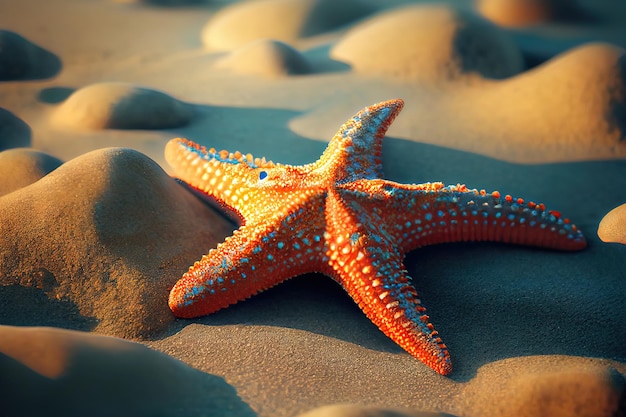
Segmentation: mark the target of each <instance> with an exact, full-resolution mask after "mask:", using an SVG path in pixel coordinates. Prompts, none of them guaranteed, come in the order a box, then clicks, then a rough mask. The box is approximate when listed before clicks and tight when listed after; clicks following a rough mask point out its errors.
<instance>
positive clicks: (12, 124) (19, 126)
mask: <svg viewBox="0 0 626 417" xmlns="http://www.w3.org/2000/svg"><path fill="white" fill-rule="evenodd" d="M30 137H31V132H30V127H29V126H28V125H27V124H26V123H24V122H23V121H22V119H20V118H19V117H17V116H15V115H14V114H13V113H11V112H10V111H8V110H5V109H3V108H1V107H0V151H2V150H4V149H11V148H20V147H27V146H30Z"/></svg>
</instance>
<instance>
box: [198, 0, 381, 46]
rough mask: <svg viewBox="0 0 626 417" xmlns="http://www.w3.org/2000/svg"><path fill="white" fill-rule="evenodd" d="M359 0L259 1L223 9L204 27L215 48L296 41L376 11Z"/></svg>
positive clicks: (205, 37)
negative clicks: (260, 41) (257, 41)
mask: <svg viewBox="0 0 626 417" xmlns="http://www.w3.org/2000/svg"><path fill="white" fill-rule="evenodd" d="M372 10H373V9H372V8H371V7H368V6H366V4H365V3H363V2H360V1H359V0H342V1H341V2H337V1H335V0H258V1H251V2H241V3H236V4H234V5H232V6H230V7H226V8H224V9H222V10H220V11H219V12H218V13H216V14H215V16H214V17H212V18H211V20H209V21H208V22H207V24H206V25H205V26H204V28H203V30H202V42H203V44H204V45H205V46H206V47H207V48H209V49H211V50H230V49H235V48H239V47H241V46H243V45H244V44H246V43H248V42H250V41H253V40H258V39H276V40H279V41H283V42H287V43H292V42H293V41H296V40H298V39H300V38H306V37H310V36H314V35H319V34H321V33H324V32H326V31H329V30H333V29H336V28H338V27H340V26H342V25H345V24H348V23H350V22H352V21H354V20H356V19H359V18H361V17H363V16H365V15H367V14H368V13H370V12H372Z"/></svg>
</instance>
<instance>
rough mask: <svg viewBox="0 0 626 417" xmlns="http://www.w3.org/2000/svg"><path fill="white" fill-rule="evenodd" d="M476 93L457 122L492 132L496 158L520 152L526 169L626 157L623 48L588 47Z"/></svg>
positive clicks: (472, 146) (472, 147) (469, 145)
mask: <svg viewBox="0 0 626 417" xmlns="http://www.w3.org/2000/svg"><path fill="white" fill-rule="evenodd" d="M473 93H474V94H472V96H471V97H468V98H467V100H468V103H472V105H471V108H468V109H467V111H466V112H464V113H463V114H461V115H460V116H459V118H460V119H463V118H467V119H466V123H467V127H468V129H472V130H474V129H475V127H476V126H481V124H482V125H483V126H489V130H490V136H491V137H492V139H496V140H497V139H498V138H499V139H500V140H501V141H502V143H501V144H495V143H494V146H492V150H491V151H489V152H488V154H490V155H493V154H494V153H496V152H497V147H509V148H513V147H518V151H517V155H516V159H521V160H522V161H526V162H541V161H546V158H548V159H547V160H550V159H552V160H577V159H578V160H591V159H603V158H615V157H616V156H617V155H626V143H624V142H623V139H624V137H626V55H625V53H624V50H623V49H621V48H618V47H615V46H612V45H607V44H588V45H583V46H580V47H578V48H575V49H572V50H570V51H568V52H566V53H564V54H562V55H560V56H558V57H556V58H554V59H553V60H551V61H549V62H547V63H546V64H544V65H542V66H540V67H537V68H535V69H534V70H532V71H528V72H526V73H524V74H521V75H520V76H518V77H515V78H513V79H510V80H506V81H504V82H502V83H497V84H493V85H491V86H487V88H481V89H477V90H476V91H474V92H473ZM470 117H472V119H470ZM485 133H486V132H485ZM476 136H477V137H479V136H481V137H482V136H483V135H481V134H476ZM483 143H484V142H483ZM449 145H452V146H454V144H449ZM458 145H460V148H461V149H463V148H465V149H468V148H469V149H468V150H475V149H476V147H477V145H478V146H480V145H479V143H477V142H474V143H470V142H466V143H464V144H460V143H459V144H458ZM509 152H511V151H510V150H509ZM511 153H513V152H511Z"/></svg>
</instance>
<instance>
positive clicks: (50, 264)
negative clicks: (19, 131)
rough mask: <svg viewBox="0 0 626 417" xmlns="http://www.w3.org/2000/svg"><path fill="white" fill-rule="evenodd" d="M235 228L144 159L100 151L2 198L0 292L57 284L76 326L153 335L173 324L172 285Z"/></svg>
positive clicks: (55, 293) (52, 292) (50, 290)
mask: <svg viewBox="0 0 626 417" xmlns="http://www.w3.org/2000/svg"><path fill="white" fill-rule="evenodd" d="M199 219H202V220H199ZM229 225H230V224H229V223H228V222H227V221H226V220H223V219H221V218H220V216H219V215H217V214H215V212H213V211H211V210H210V209H208V208H207V207H206V206H204V204H202V203H201V202H199V200H197V199H196V198H195V197H193V196H192V195H191V194H190V193H189V192H188V191H187V190H185V189H183V188H182V187H181V186H180V185H179V184H177V183H176V182H175V181H174V180H173V179H172V178H171V177H169V176H168V175H166V174H165V172H163V170H162V169H161V168H160V167H159V166H158V165H157V164H155V163H154V162H153V161H151V160H150V159H149V158H147V157H146V156H144V155H142V154H141V153H139V152H136V151H131V150H128V149H116V148H108V149H101V150H97V151H93V152H90V153H87V154H85V155H83V156H81V157H78V158H76V159H74V160H72V161H69V162H67V163H65V164H63V165H62V166H60V167H59V168H57V169H56V170H54V171H53V172H52V173H50V174H48V175H47V176H45V177H44V178H42V179H41V180H39V181H37V182H35V183H33V184H32V185H30V186H27V187H25V188H22V189H20V190H17V191H14V192H13V193H11V194H8V195H6V196H4V197H3V198H1V199H0V234H1V235H2V236H12V238H11V239H10V240H2V241H0V247H1V248H0V252H1V253H3V254H4V255H3V258H2V259H3V262H2V274H0V285H14V284H22V285H25V286H26V287H27V288H31V287H32V286H35V287H42V285H36V283H37V282H38V280H37V277H41V276H43V277H44V278H45V277H48V278H49V281H50V283H49V285H44V287H45V288H44V291H45V293H46V295H47V297H48V298H49V300H50V303H57V302H70V303H71V304H72V305H74V306H75V308H76V311H74V314H76V316H75V317H71V316H70V317H66V319H67V320H68V327H72V328H79V327H80V325H81V323H82V322H84V321H85V320H89V319H91V318H95V319H97V321H98V325H97V327H96V329H97V330H98V331H100V332H102V333H105V334H109V335H115V336H123V337H130V338H135V337H147V336H148V335H150V334H151V333H153V332H156V331H162V330H163V329H165V328H166V327H167V326H168V325H169V324H171V323H172V321H173V320H174V316H173V315H172V313H171V312H170V311H169V308H168V306H167V297H168V293H169V291H168V287H171V286H172V285H173V284H174V282H175V281H176V280H177V279H178V278H179V277H180V275H182V273H183V272H185V271H186V270H187V268H188V266H189V265H190V264H191V263H193V262H194V261H195V260H197V259H199V258H200V257H201V256H202V254H203V253H204V252H205V251H206V250H207V248H211V247H214V246H216V245H217V242H218V241H220V240H221V239H223V238H224V236H225V235H227V234H229V233H230V232H231V228H230V227H229ZM175 242H177V243H175ZM174 270H175V271H177V272H176V273H172V272H171V271H174ZM42 274H43V275H42ZM29 283H31V284H29ZM31 289H32V290H33V291H34V290H35V289H34V288H31ZM36 293H37V291H34V292H33V296H35V295H37V294H36ZM35 310H37V309H35ZM30 313H32V314H35V316H36V315H37V311H31V312H30Z"/></svg>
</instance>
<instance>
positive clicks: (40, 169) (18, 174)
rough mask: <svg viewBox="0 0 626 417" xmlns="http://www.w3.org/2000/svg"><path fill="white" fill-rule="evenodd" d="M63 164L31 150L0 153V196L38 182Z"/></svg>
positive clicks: (52, 157) (12, 150)
mask: <svg viewBox="0 0 626 417" xmlns="http://www.w3.org/2000/svg"><path fill="white" fill-rule="evenodd" d="M62 163H63V162H62V161H61V160H59V159H57V158H55V157H54V156H51V155H48V154H46V153H43V152H39V151H35V150H32V149H11V150H8V151H4V152H0V196H3V195H5V194H8V193H10V192H12V191H15V190H19V189H20V188H23V187H26V186H27V185H30V184H32V183H34V182H35V181H38V180H39V179H41V178H43V177H44V176H46V175H47V174H48V173H49V172H51V171H53V170H55V169H56V168H57V167H58V166H59V165H61V164H62Z"/></svg>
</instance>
